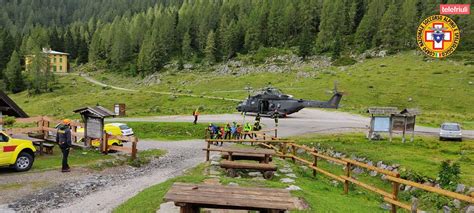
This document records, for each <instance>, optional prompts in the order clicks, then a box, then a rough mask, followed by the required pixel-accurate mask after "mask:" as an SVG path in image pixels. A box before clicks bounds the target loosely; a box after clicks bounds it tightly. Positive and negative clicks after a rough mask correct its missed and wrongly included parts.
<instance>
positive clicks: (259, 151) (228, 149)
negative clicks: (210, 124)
mask: <svg viewBox="0 0 474 213" xmlns="http://www.w3.org/2000/svg"><path fill="white" fill-rule="evenodd" d="M205 150H207V151H208V152H209V151H216V152H226V153H228V160H229V161H232V160H233V158H232V154H234V153H241V154H262V155H264V161H263V162H264V163H268V162H270V157H271V156H272V155H275V154H276V152H275V150H273V149H261V148H240V147H216V146H211V147H209V148H207V149H205ZM206 159H207V160H208V159H209V157H207V158H206Z"/></svg>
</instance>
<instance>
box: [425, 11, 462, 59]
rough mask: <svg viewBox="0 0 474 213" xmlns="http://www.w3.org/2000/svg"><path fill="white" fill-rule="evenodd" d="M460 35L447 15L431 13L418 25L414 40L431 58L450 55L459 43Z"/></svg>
mask: <svg viewBox="0 0 474 213" xmlns="http://www.w3.org/2000/svg"><path fill="white" fill-rule="evenodd" d="M460 39H461V35H460V32H459V28H458V26H457V25H456V23H455V22H454V21H453V20H452V19H451V18H449V17H447V16H443V15H433V16H430V17H428V18H426V19H425V20H423V22H421V24H420V26H418V30H417V36H416V40H417V43H418V46H419V47H420V49H421V51H423V52H424V53H425V54H427V55H428V56H431V57H433V58H444V57H446V56H448V55H451V54H452V53H453V52H454V51H455V50H456V48H457V47H458V45H459V41H460Z"/></svg>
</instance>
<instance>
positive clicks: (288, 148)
mask: <svg viewBox="0 0 474 213" xmlns="http://www.w3.org/2000/svg"><path fill="white" fill-rule="evenodd" d="M206 142H207V144H208V148H209V146H210V144H211V143H213V142H234V143H235V142H254V143H258V144H260V145H262V146H264V147H267V148H270V149H275V150H276V152H277V155H278V156H279V157H281V158H283V159H286V158H289V159H291V160H292V161H293V162H294V163H296V162H300V163H302V164H305V165H306V166H308V167H309V168H311V169H312V170H313V176H316V175H317V173H321V174H323V175H325V176H328V177H330V178H332V179H334V180H336V181H339V182H342V183H343V184H344V193H345V194H347V193H348V192H349V184H350V183H353V184H355V185H357V186H360V187H362V188H364V189H367V190H369V191H372V192H374V193H376V194H379V195H381V196H383V199H384V201H385V202H387V203H390V204H391V207H392V208H391V212H397V208H403V209H406V210H409V211H413V212H421V210H418V209H416V206H412V205H409V204H405V203H403V202H401V201H399V200H398V192H399V188H400V184H404V185H407V186H411V187H415V188H419V189H422V190H425V191H428V192H432V193H436V194H439V195H443V196H447V197H450V198H453V199H458V200H460V201H464V202H468V203H474V197H471V196H468V195H464V194H459V193H455V192H452V191H448V190H444V189H440V188H437V187H432V186H427V185H423V184H420V183H416V182H413V181H409V180H405V179H402V178H400V174H399V173H397V172H393V171H390V170H386V169H381V168H378V167H375V166H371V165H368V164H366V163H362V162H359V161H355V160H352V159H348V158H335V157H331V156H328V155H326V154H323V153H319V152H318V150H317V149H316V148H311V147H308V146H305V145H300V144H297V143H295V142H294V141H291V140H209V139H208V140H206ZM298 149H300V150H303V152H302V154H303V153H305V154H306V155H309V156H311V158H312V159H311V160H309V159H305V158H303V157H301V156H298V155H297V153H298V151H297V150H298ZM207 158H209V153H208V156H207ZM320 160H326V161H332V162H334V163H336V164H339V165H342V166H345V170H344V175H336V174H333V173H331V172H329V171H326V170H324V169H322V168H320V167H319V166H318V161H320ZM354 166H357V167H361V168H364V169H367V170H371V171H376V172H378V173H380V174H383V175H385V176H386V180H388V181H390V182H391V185H392V190H391V192H387V191H385V190H383V189H379V188H377V187H375V186H372V185H369V184H366V183H363V182H362V181H359V180H357V179H355V178H353V177H351V172H352V168H353V167H354Z"/></svg>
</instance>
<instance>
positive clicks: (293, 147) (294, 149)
mask: <svg viewBox="0 0 474 213" xmlns="http://www.w3.org/2000/svg"><path fill="white" fill-rule="evenodd" d="M291 151H292V154H293V157H292V158H291V159H292V160H293V163H295V156H296V148H295V145H294V144H291Z"/></svg>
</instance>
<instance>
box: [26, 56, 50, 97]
mask: <svg viewBox="0 0 474 213" xmlns="http://www.w3.org/2000/svg"><path fill="white" fill-rule="evenodd" d="M32 55H33V57H32V59H31V63H30V64H29V65H28V73H29V74H30V81H29V86H28V90H29V92H30V93H31V94H41V93H43V92H48V91H51V87H50V83H51V82H54V76H53V75H52V74H51V71H50V64H49V57H48V56H47V55H46V54H44V53H42V51H40V49H35V50H33V52H32Z"/></svg>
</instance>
